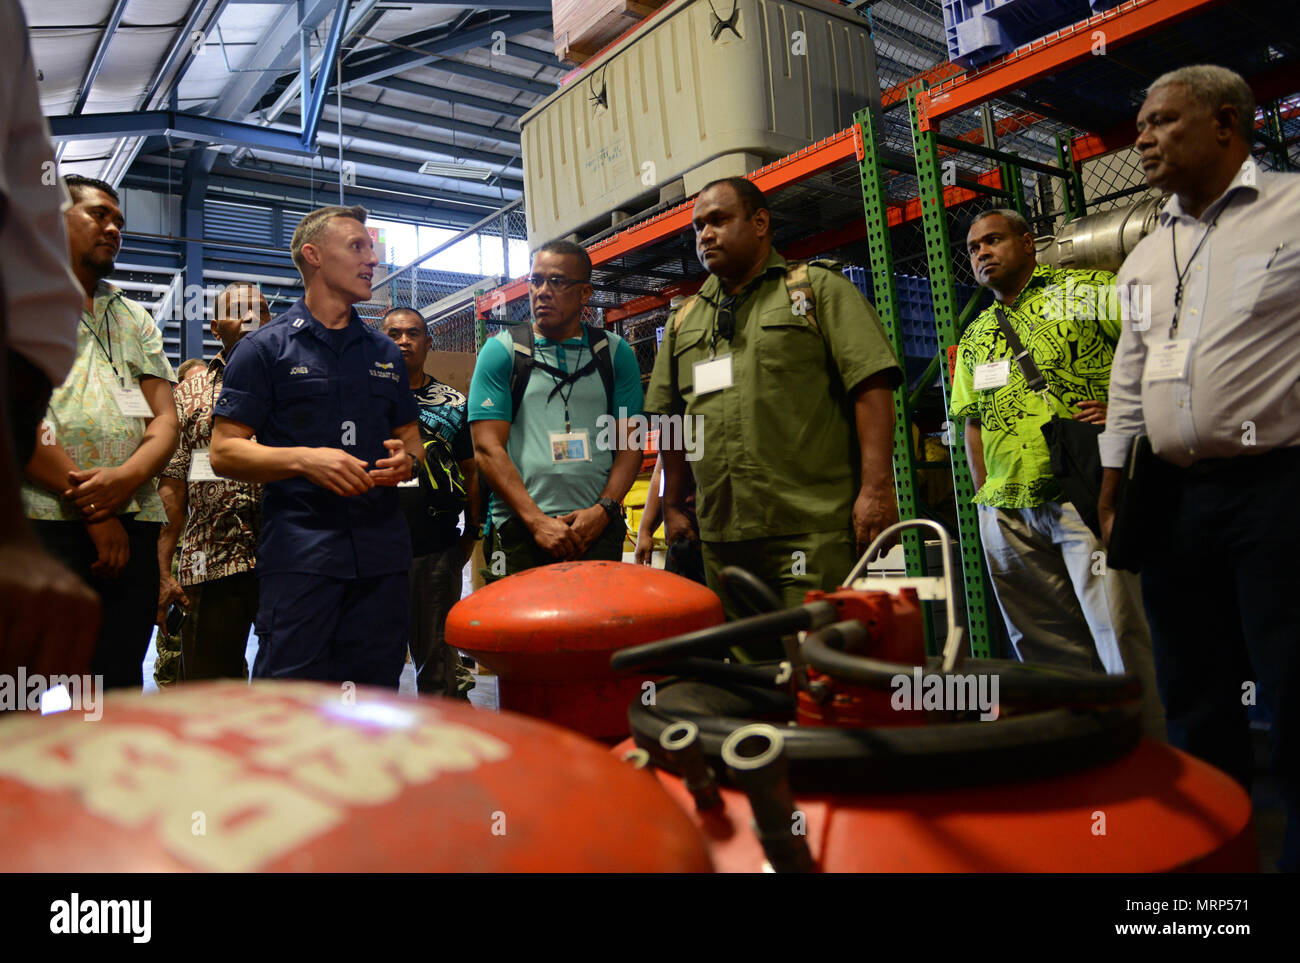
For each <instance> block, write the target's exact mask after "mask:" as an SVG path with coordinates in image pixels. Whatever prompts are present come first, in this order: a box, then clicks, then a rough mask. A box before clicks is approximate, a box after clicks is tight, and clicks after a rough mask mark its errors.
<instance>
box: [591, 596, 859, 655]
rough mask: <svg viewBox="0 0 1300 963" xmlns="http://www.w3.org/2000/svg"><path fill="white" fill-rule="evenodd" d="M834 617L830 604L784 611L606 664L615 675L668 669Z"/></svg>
mask: <svg viewBox="0 0 1300 963" xmlns="http://www.w3.org/2000/svg"><path fill="white" fill-rule="evenodd" d="M834 617H835V606H834V605H832V604H831V603H830V602H813V603H811V604H810V605H802V606H800V607H799V608H797V609H784V610H782V611H780V612H768V613H765V614H763V615H755V616H751V617H750V618H747V619H737V620H736V621H735V622H724V623H723V624H722V625H711V626H709V627H708V628H707V629H696V630H695V631H694V632H687V633H685V634H684V635H674V636H672V637H671V638H667V639H660V640H659V641H658V642H647V643H645V644H643V645H633V646H629V647H628V648H626V649H620V650H619V651H618V652H615V653H614V655H613V656H612V657H611V658H610V660H609V665H610V668H612V669H613V670H614V671H615V672H633V671H637V670H643V669H658V668H661V667H663V666H668V665H672V664H673V663H674V662H676V661H678V660H679V659H681V658H682V657H683V656H688V655H716V656H724V655H726V654H727V653H728V650H730V649H731V647H732V646H734V645H749V644H752V643H754V642H761V641H766V640H769V639H780V638H781V636H783V635H789V634H790V633H791V632H799V631H802V630H803V629H809V628H812V627H813V626H814V625H824V624H825V623H826V622H828V621H830V620H831V619H833V618H834Z"/></svg>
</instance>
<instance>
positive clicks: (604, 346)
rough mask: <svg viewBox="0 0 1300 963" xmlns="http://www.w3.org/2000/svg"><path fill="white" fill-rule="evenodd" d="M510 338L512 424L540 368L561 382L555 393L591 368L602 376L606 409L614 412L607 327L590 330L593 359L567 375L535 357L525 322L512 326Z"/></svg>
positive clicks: (612, 367)
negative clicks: (511, 344) (529, 385)
mask: <svg viewBox="0 0 1300 963" xmlns="http://www.w3.org/2000/svg"><path fill="white" fill-rule="evenodd" d="M510 337H511V338H512V339H513V340H514V349H515V350H514V367H513V368H511V370H510V422H511V424H513V423H514V420H515V418H517V417H518V415H519V406H520V405H521V404H522V403H523V400H524V392H525V391H526V390H527V389H528V379H529V378H531V377H532V374H533V369H534V368H541V369H542V370H543V371H545V372H546V373H547V374H550V375H553V376H555V377H556V378H559V379H560V383H559V384H558V385H556V390H559V388H561V387H563V386H564V385H566V384H568V383H569V382H571V381H577V380H578V379H579V378H582V377H584V376H586V375H587V374H589V373H590V372H591V370H592V368H595V369H596V371H597V372H599V373H600V380H601V381H602V382H603V383H604V385H605V408H606V409H607V410H608V411H609V412H610V414H613V413H614V362H613V361H612V360H611V358H610V354H609V337H608V336H607V335H606V334H605V329H604V328H588V329H587V337H588V339H589V340H590V341H591V360H590V361H588V362H587V363H586V364H584V365H583V366H582V367H581V368H579V369H578V370H577V371H573V372H565V371H561V370H560V369H559V368H556V367H553V366H551V365H549V364H547V363H546V362H544V361H538V360H537V358H536V356H535V355H534V354H533V326H532V324H530V323H529V322H527V321H525V322H523V323H522V324H516V325H512V326H511V328H510Z"/></svg>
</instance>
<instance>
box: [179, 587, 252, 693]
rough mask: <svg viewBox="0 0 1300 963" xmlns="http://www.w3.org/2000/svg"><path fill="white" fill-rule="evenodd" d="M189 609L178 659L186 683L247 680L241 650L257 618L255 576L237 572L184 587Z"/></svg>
mask: <svg viewBox="0 0 1300 963" xmlns="http://www.w3.org/2000/svg"><path fill="white" fill-rule="evenodd" d="M185 594H186V595H187V596H188V597H189V600H190V609H189V612H188V613H187V614H186V616H185V621H184V622H183V623H181V658H182V665H183V667H184V675H183V678H184V680H185V681H186V682H194V681H197V680H199V679H247V678H248V665H247V663H246V662H245V661H244V649H245V648H247V647H248V631H249V629H251V628H252V627H253V620H254V619H255V618H257V576H256V575H255V574H254V573H253V572H238V573H236V574H234V575H227V576H226V577H225V578H217V579H212V580H211V581H209V582H200V583H199V584H197V585H187V586H185Z"/></svg>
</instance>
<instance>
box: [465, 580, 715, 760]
mask: <svg viewBox="0 0 1300 963" xmlns="http://www.w3.org/2000/svg"><path fill="white" fill-rule="evenodd" d="M722 621H723V613H722V603H721V602H720V601H719V600H718V597H717V596H716V595H714V594H713V593H712V592H711V591H709V590H708V589H707V588H705V587H703V586H702V585H699V584H697V583H695V582H692V581H691V580H690V579H686V578H682V577H681V576H679V575H672V574H670V573H668V572H664V571H662V570H660V569H653V568H647V567H645V566H643V565H628V564H626V563H623V562H560V563H557V564H555V565H546V566H543V567H541V568H534V569H529V570H528V571H525V572H520V573H519V574H518V575H511V576H509V577H508V578H503V579H501V580H500V581H499V582H493V583H492V584H491V585H488V586H486V587H484V588H481V589H479V590H478V591H477V592H475V593H474V594H472V595H470V596H469V597H468V598H465V599H462V600H461V601H460V602H458V603H457V604H456V605H455V606H453V607H452V610H451V612H450V613H448V615H447V644H448V645H452V646H455V647H456V648H458V649H460V650H462V651H464V652H466V653H468V654H469V655H471V656H473V657H474V658H475V659H477V660H478V661H479V662H481V663H482V664H483V665H485V666H487V667H488V668H490V669H492V671H494V672H495V673H496V674H497V676H498V678H499V682H498V693H499V697H500V700H501V708H503V709H511V710H513V711H515V712H522V713H524V714H525V715H530V716H535V717H537V718H540V719H547V720H549V721H551V722H554V723H556V724H558V725H562V726H565V727H567V728H570V729H576V730H577V731H578V732H582V733H585V734H586V735H589V736H591V737H593V738H596V739H617V738H621V737H622V736H625V735H627V731H628V730H627V707H628V704H629V703H630V702H632V701H633V700H634V699H638V698H640V697H641V696H642V695H643V694H644V693H645V692H646V691H647V690H646V688H645V684H646V682H647V681H650V680H652V679H654V678H656V677H655V676H651V675H640V676H628V675H618V674H616V673H614V672H613V671H612V670H611V669H610V667H609V658H610V655H611V654H612V653H613V652H615V651H617V650H618V649H622V648H626V647H627V646H630V645H639V644H641V643H643V642H653V641H655V640H657V639H662V638H665V637H667V636H671V635H678V634H680V633H684V632H691V631H694V630H696V629H702V628H706V627H708V626H713V625H719V624H721V623H722Z"/></svg>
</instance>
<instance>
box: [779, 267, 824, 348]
mask: <svg viewBox="0 0 1300 963" xmlns="http://www.w3.org/2000/svg"><path fill="white" fill-rule="evenodd" d="M810 263H811V264H815V265H816V266H817V267H827V264H826V263H823V262H819V261H812V262H809V261H791V262H790V263H789V270H787V271H786V273H785V290H786V293H787V294H789V295H790V310H791V311H793V312H794V313H795V314H797V315H799V317H801V318H803V319H804V320H805V321H807V322H808V323H809V324H810V325H812V327H813V330H814V331H818V332H820V331H821V328H819V327H818V326H817V299H816V297H815V296H814V295H813V287H812V280H811V279H810V278H809V277H808V266H809V264H810Z"/></svg>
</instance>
